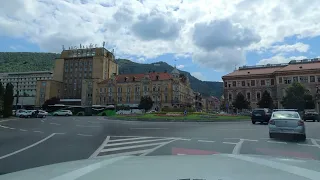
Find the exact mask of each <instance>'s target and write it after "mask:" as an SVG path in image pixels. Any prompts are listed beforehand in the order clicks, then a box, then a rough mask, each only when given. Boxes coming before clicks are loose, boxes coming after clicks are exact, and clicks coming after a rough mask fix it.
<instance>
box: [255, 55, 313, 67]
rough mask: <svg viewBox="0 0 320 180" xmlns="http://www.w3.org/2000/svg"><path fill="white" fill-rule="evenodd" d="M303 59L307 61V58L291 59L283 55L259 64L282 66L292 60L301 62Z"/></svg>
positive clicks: (264, 60) (294, 57) (297, 57)
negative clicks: (281, 64)
mask: <svg viewBox="0 0 320 180" xmlns="http://www.w3.org/2000/svg"><path fill="white" fill-rule="evenodd" d="M301 59H307V57H305V56H291V57H285V56H283V55H281V54H279V55H276V56H273V57H271V58H267V59H262V60H260V61H259V62H258V64H260V65H262V64H263V65H265V64H280V63H288V62H290V61H291V60H301Z"/></svg>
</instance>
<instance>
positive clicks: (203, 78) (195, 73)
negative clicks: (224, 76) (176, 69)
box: [191, 72, 207, 81]
mask: <svg viewBox="0 0 320 180" xmlns="http://www.w3.org/2000/svg"><path fill="white" fill-rule="evenodd" d="M191 75H192V76H194V77H195V78H197V79H199V80H202V81H205V80H206V79H207V78H206V77H205V76H204V75H203V74H202V73H201V72H192V73H191Z"/></svg>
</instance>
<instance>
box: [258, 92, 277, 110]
mask: <svg viewBox="0 0 320 180" xmlns="http://www.w3.org/2000/svg"><path fill="white" fill-rule="evenodd" d="M257 105H258V106H259V108H270V109H272V108H273V100H272V97H271V96H270V93H269V92H268V91H264V92H263V93H262V97H261V100H260V101H259V102H258V103H257Z"/></svg>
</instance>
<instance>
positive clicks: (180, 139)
mask: <svg viewBox="0 0 320 180" xmlns="http://www.w3.org/2000/svg"><path fill="white" fill-rule="evenodd" d="M177 140H179V141H191V139H184V138H178V139H177Z"/></svg>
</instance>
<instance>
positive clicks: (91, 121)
mask: <svg viewBox="0 0 320 180" xmlns="http://www.w3.org/2000/svg"><path fill="white" fill-rule="evenodd" d="M306 127H307V140H306V141H305V142H299V141H294V140H291V139H269V137H268V126H266V125H260V124H256V125H253V124H251V122H250V121H248V122H217V123H181V122H167V123H164V122H137V121H121V120H119V121H118V120H108V119H105V118H103V117H47V118H44V119H32V118H31V119H17V120H10V121H0V174H5V173H10V172H15V171H19V170H24V169H29V168H33V167H39V166H43V165H48V164H53V163H60V162H66V161H72V160H80V159H87V158H95V157H97V156H119V155H140V156H144V155H146V156H149V155H150V156H151V155H201V154H216V153H231V154H258V155H270V156H279V157H289V158H307V159H316V160H320V133H319V129H320V123H318V122H307V123H306Z"/></svg>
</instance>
